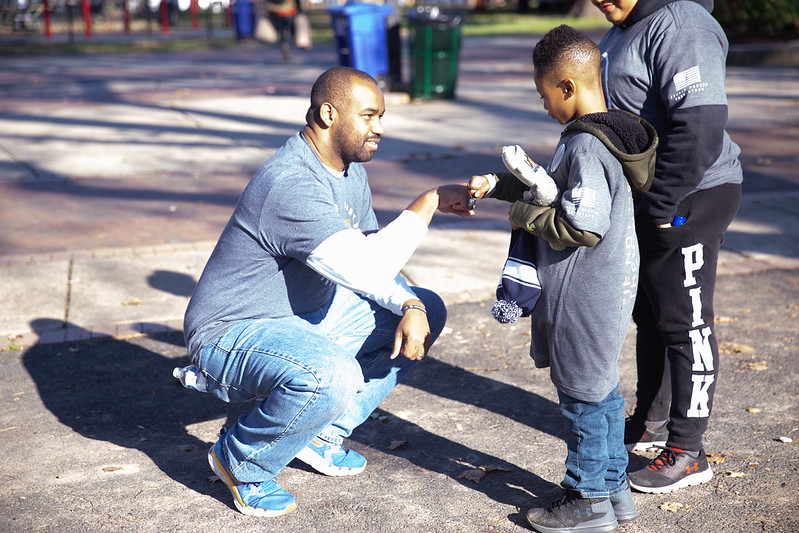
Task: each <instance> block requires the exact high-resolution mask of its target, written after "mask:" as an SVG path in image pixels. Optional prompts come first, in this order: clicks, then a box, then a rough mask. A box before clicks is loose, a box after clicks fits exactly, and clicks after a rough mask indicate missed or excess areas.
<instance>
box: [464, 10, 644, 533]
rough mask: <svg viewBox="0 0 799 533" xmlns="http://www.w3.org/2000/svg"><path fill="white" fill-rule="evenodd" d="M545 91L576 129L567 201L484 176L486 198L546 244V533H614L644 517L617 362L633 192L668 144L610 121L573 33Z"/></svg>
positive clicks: (537, 62)
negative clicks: (556, 438) (633, 488)
mask: <svg viewBox="0 0 799 533" xmlns="http://www.w3.org/2000/svg"><path fill="white" fill-rule="evenodd" d="M533 66H534V79H535V84H536V88H537V90H538V92H539V94H540V95H541V98H542V99H543V101H544V109H546V110H547V112H548V113H549V116H551V117H552V118H554V119H555V120H557V121H558V122H560V123H561V124H566V123H570V122H571V123H572V124H570V125H569V126H568V127H567V128H566V129H565V130H564V132H563V133H562V135H561V138H560V141H559V144H558V148H557V150H556V151H555V155H554V156H553V158H552V161H551V162H550V163H549V166H548V168H547V172H548V173H549V175H550V176H551V177H552V179H553V180H554V181H555V184H556V185H557V187H558V189H559V190H560V191H562V195H561V197H560V200H559V201H558V202H556V203H555V204H554V205H553V206H540V205H536V202H535V201H528V200H525V199H523V194H524V192H525V191H527V190H529V187H528V186H527V185H526V184H524V183H522V182H521V181H520V180H518V179H517V178H515V177H514V176H513V175H512V174H507V173H501V174H498V175H487V176H473V177H472V179H471V182H470V189H471V192H472V195H473V196H474V197H475V198H478V199H479V198H483V197H486V196H487V197H491V198H497V199H500V200H505V201H509V202H514V203H513V205H512V207H511V209H510V219H511V225H512V226H513V227H514V229H515V228H516V227H521V228H523V229H525V230H527V232H529V233H531V234H534V235H536V236H537V237H536V238H535V239H534V240H535V245H534V253H535V257H534V258H533V259H534V260H535V264H536V266H537V268H538V275H539V278H540V280H541V286H542V293H541V296H540V298H539V300H538V302H537V304H536V305H535V308H534V309H533V311H532V345H531V355H532V357H533V359H534V361H535V365H536V366H537V367H539V368H543V367H550V377H551V379H552V382H553V383H554V384H555V386H556V387H557V390H558V399H559V403H560V408H561V412H562V413H563V415H564V417H565V429H566V444H567V450H568V453H567V457H566V474H565V477H564V479H563V482H562V483H561V485H562V487H563V488H564V489H565V490H564V494H563V496H562V498H560V499H559V500H558V501H557V502H555V503H553V504H551V505H550V506H549V507H546V508H533V509H530V510H529V511H528V512H527V520H528V521H529V522H530V524H531V525H532V527H533V528H534V529H536V530H537V531H541V532H544V533H554V532H567V531H580V532H595V533H596V532H606V531H613V530H615V529H616V527H617V526H618V523H619V522H624V521H628V520H632V519H634V518H635V517H637V512H636V510H635V505H634V503H633V501H632V497H631V494H630V488H629V485H628V483H627V477H626V472H625V470H626V468H627V450H626V449H625V447H624V399H623V398H622V396H621V394H619V392H618V383H619V370H618V358H619V354H620V353H621V348H622V344H623V342H624V338H625V335H626V332H627V327H628V324H629V321H630V316H631V313H632V307H633V303H634V300H635V294H636V287H637V274H638V272H637V270H638V245H637V241H636V238H635V229H634V223H633V204H632V197H631V191H630V185H632V186H633V187H635V188H636V189H646V188H647V187H648V185H649V182H650V180H651V177H652V173H653V170H654V157H655V150H656V148H657V135H656V134H655V131H654V128H652V127H651V126H650V125H649V124H648V123H646V122H644V121H642V120H640V119H638V118H637V117H634V116H632V115H629V114H627V113H624V112H618V111H610V112H609V111H608V110H607V108H606V107H605V99H604V95H603V92H602V86H601V81H600V53H599V49H598V48H597V46H596V44H595V43H594V42H593V41H592V40H591V39H589V38H588V37H586V36H585V35H583V34H581V33H580V32H577V31H576V30H574V29H572V28H570V27H568V26H559V27H557V28H555V29H553V30H552V31H550V32H549V33H547V34H546V35H545V36H544V37H543V38H542V39H541V41H539V42H538V44H537V45H536V46H535V49H534V50H533Z"/></svg>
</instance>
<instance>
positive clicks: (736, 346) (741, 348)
mask: <svg viewBox="0 0 799 533" xmlns="http://www.w3.org/2000/svg"><path fill="white" fill-rule="evenodd" d="M754 351H755V348H754V346H749V345H748V344H742V343H740V342H722V343H720V344H719V352H720V353H723V354H731V353H751V352H754Z"/></svg>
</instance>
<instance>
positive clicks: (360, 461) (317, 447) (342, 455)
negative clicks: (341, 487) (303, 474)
mask: <svg viewBox="0 0 799 533" xmlns="http://www.w3.org/2000/svg"><path fill="white" fill-rule="evenodd" d="M297 459H299V460H300V461H302V462H303V463H305V464H307V465H308V466H310V467H311V468H313V469H314V470H316V471H317V472H319V473H321V474H324V475H326V476H354V475H355V474H360V473H361V472H363V469H364V468H366V458H365V457H364V456H363V455H361V454H359V453H358V452H356V451H355V450H345V449H344V446H342V445H341V444H333V443H332V442H327V441H326V440H322V439H320V438H319V437H317V438H315V439H314V440H312V441H311V443H310V444H308V446H306V447H305V448H303V449H302V451H301V452H300V453H298V454H297Z"/></svg>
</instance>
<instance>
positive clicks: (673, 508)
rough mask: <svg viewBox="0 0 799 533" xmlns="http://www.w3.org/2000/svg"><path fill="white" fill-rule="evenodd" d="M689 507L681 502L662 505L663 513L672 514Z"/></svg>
mask: <svg viewBox="0 0 799 533" xmlns="http://www.w3.org/2000/svg"><path fill="white" fill-rule="evenodd" d="M686 507H687V506H686V505H685V504H684V503H680V502H665V503H663V504H661V505H660V508H661V509H662V510H663V511H669V512H671V513H677V512H680V511H682V510H683V509H685V508H686Z"/></svg>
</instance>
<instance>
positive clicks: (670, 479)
mask: <svg viewBox="0 0 799 533" xmlns="http://www.w3.org/2000/svg"><path fill="white" fill-rule="evenodd" d="M711 479H713V470H711V469H710V465H709V464H708V463H707V456H706V455H705V450H699V451H698V452H686V451H684V450H681V449H679V448H664V449H663V451H662V452H660V455H658V456H657V457H655V458H654V459H652V461H651V462H650V463H649V464H648V465H647V466H645V467H644V468H642V469H641V470H638V471H636V472H631V473H630V474H627V481H628V482H629V483H630V486H631V487H632V488H634V489H635V490H637V491H640V492H648V493H652V494H663V493H666V492H671V491H673V490H677V489H682V488H685V487H690V486H691V485H699V484H701V483H707V482H708V481H710V480H711Z"/></svg>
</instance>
